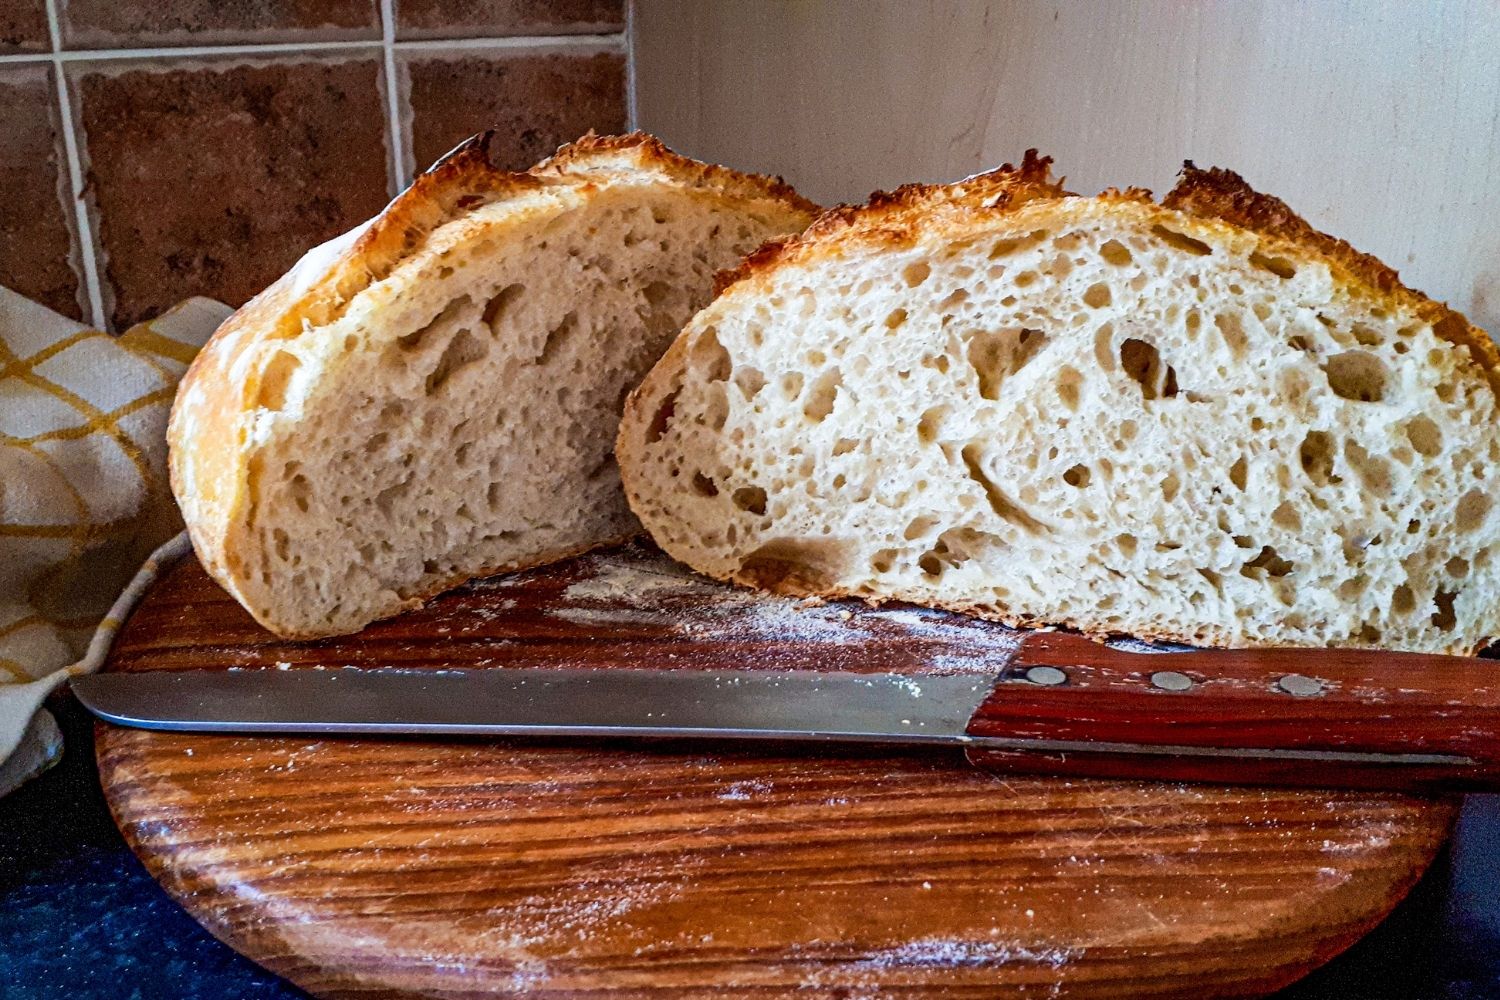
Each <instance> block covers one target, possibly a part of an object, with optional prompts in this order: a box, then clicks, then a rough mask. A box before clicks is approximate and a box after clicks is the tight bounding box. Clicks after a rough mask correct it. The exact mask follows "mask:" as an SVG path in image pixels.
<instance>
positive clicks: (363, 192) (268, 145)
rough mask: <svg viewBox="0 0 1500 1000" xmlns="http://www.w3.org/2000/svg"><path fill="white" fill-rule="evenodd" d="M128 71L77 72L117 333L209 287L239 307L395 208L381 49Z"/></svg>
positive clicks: (91, 67) (105, 65)
mask: <svg viewBox="0 0 1500 1000" xmlns="http://www.w3.org/2000/svg"><path fill="white" fill-rule="evenodd" d="M128 65H129V64H125V66H128ZM125 66H122V65H121V64H120V63H118V62H113V61H110V62H100V63H87V62H85V63H73V64H71V65H70V66H69V67H68V70H69V72H68V76H69V81H68V82H69V84H70V85H71V86H72V87H73V92H74V93H75V94H76V95H77V101H78V120H79V122H80V124H81V125H82V127H83V132H84V133H85V134H86V135H87V136H88V139H89V142H88V159H89V162H88V185H89V188H90V190H91V192H92V195H93V208H94V218H95V220H96V223H95V228H96V233H95V237H96V239H97V240H98V243H99V247H100V249H101V250H102V251H103V254H102V259H101V262H102V264H103V267H102V273H101V274H100V280H101V282H102V283H103V286H104V300H105V307H106V308H107V309H109V311H110V320H111V322H112V324H113V326H114V328H115V329H116V330H123V329H125V328H126V327H129V326H130V325H132V324H133V323H136V322H139V321H140V320H142V319H146V318H148V317H150V316H153V315H156V314H157V313H159V312H161V311H162V310H164V309H166V308H167V307H169V306H171V305H173V304H174V303H176V302H180V301H181V300H182V299H184V298H186V297H188V296H190V295H194V294H198V293H199V292H201V290H202V289H205V288H212V289H213V290H214V296H215V297H216V298H222V299H224V300H226V301H229V302H234V303H240V302H243V301H244V300H246V299H248V298H250V297H251V296H252V295H254V294H255V293H256V292H258V291H260V290H261V289H262V288H264V287H265V286H266V285H268V284H270V283H271V282H272V281H275V280H276V278H277V277H278V276H279V275H280V274H281V273H282V272H283V271H285V270H286V269H287V268H289V267H291V265H292V264H294V263H296V261H297V258H298V257H300V256H301V254H302V251H303V250H305V249H306V248H308V247H311V246H316V245H317V244H319V243H322V242H323V241H324V240H328V239H331V238H332V237H334V236H337V235H338V234H339V233H341V232H343V231H345V230H346V229H349V228H351V227H353V226H355V225H357V224H358V223H360V222H361V221H363V220H364V219H367V218H369V217H370V216H371V215H373V214H375V213H376V212H378V211H379V210H380V207H381V206H382V205H384V204H385V201H386V173H387V171H386V163H387V162H388V161H389V159H390V154H389V152H388V151H387V149H386V145H385V129H386V123H385V120H386V117H387V116H386V109H385V102H384V100H383V99H382V97H381V93H380V72H381V60H380V59H379V57H378V55H376V56H364V57H354V58H335V59H327V58H320V59H304V60H295V61H294V60H276V61H270V62H265V61H257V62H254V63H249V64H246V63H234V62H230V63H224V62H221V61H219V60H212V61H205V60H200V59H185V60H169V61H163V62H161V63H158V64H156V65H153V66H152V67H151V68H150V69H144V68H142V69H135V68H125Z"/></svg>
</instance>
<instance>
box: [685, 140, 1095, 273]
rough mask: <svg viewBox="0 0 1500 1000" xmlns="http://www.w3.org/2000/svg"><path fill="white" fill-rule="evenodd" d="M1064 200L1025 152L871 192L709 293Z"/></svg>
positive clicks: (772, 248)
mask: <svg viewBox="0 0 1500 1000" xmlns="http://www.w3.org/2000/svg"><path fill="white" fill-rule="evenodd" d="M1068 196H1069V193H1068V192H1067V191H1065V190H1064V189H1063V187H1062V183H1061V181H1054V180H1053V179H1052V157H1050V156H1040V155H1038V154H1037V151H1036V150H1035V149H1028V150H1027V151H1026V155H1025V156H1024V157H1023V158H1022V160H1021V165H1020V166H1019V167H1017V166H1013V165H1012V164H1009V163H1006V164H1003V165H1001V166H1000V167H998V168H996V169H994V170H990V171H987V172H985V173H982V174H975V175H974V176H973V177H967V178H965V179H963V180H961V181H957V182H956V183H953V184H904V185H902V186H901V187H899V188H897V189H896V190H894V191H876V192H875V193H873V194H871V195H870V198H869V200H868V201H867V202H865V204H863V205H836V206H834V207H833V208H830V209H828V210H827V211H825V212H824V213H823V214H822V215H820V216H818V217H817V218H816V219H814V220H813V223H812V225H810V226H808V227H807V229H805V230H804V231H803V232H802V234H801V235H800V236H794V237H791V238H789V239H784V240H773V241H772V242H769V243H767V244H765V245H764V246H762V247H761V248H760V249H759V250H757V251H755V252H754V253H752V254H750V255H749V256H748V257H746V258H745V259H744V260H743V261H741V262H740V264H739V266H737V267H734V268H730V269H728V270H725V271H722V272H720V273H719V275H718V276H717V277H716V278H715V280H714V287H715V289H716V290H718V291H720V292H722V291H723V290H725V289H727V288H729V286H731V285H734V284H737V283H739V282H741V281H744V280H746V279H748V278H751V277H753V276H756V275H762V274H769V273H770V272H772V271H774V270H776V269H778V268H781V267H786V266H789V265H791V264H793V263H795V262H797V261H800V260H805V259H807V258H808V257H810V256H812V255H823V254H826V253H828V252H829V251H830V250H833V249H836V248H843V247H851V246H854V245H856V244H866V245H868V244H884V245H889V246H893V247H894V246H904V245H909V244H910V243H912V242H914V241H915V240H916V238H917V236H918V235H919V234H920V233H921V232H922V231H923V230H924V229H926V228H927V227H929V226H931V225H932V224H933V221H934V216H935V215H937V216H941V215H944V214H948V213H963V214H973V213H975V212H979V213H993V214H997V215H998V214H1004V213H1006V212H1008V211H1011V210H1013V209H1015V208H1017V207H1018V206H1020V205H1022V204H1024V203H1026V202H1028V201H1032V200H1034V199H1038V198H1062V197H1068Z"/></svg>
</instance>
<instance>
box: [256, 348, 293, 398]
mask: <svg viewBox="0 0 1500 1000" xmlns="http://www.w3.org/2000/svg"><path fill="white" fill-rule="evenodd" d="M301 367H302V360H301V359H300V358H298V357H297V355H295V354H292V353H290V352H288V351H277V352H276V354H275V355H274V356H272V358H271V360H270V361H269V362H267V364H266V367H265V368H264V369H262V370H261V373H260V386H259V388H258V389H257V391H256V394H255V404H256V405H257V406H259V407H260V408H261V409H265V410H271V411H273V412H274V411H278V410H280V409H281V408H282V407H284V406H286V390H287V385H288V384H289V383H290V382H291V380H292V376H293V375H294V374H296V371H297V369H298V368H301Z"/></svg>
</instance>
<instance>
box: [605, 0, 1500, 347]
mask: <svg viewBox="0 0 1500 1000" xmlns="http://www.w3.org/2000/svg"><path fill="white" fill-rule="evenodd" d="M634 44H635V45H636V52H635V59H636V81H637V83H636V85H637V102H638V120H639V122H640V125H641V127H643V128H646V129H648V130H651V131H655V132H656V133H658V134H659V135H661V136H662V138H663V139H664V140H666V141H667V143H668V144H669V145H672V146H674V147H676V148H678V149H680V150H682V151H683V152H687V153H691V154H693V155H696V156H699V157H704V158H707V159H713V160H719V161H722V162H724V163H728V164H730V165H732V166H736V167H743V168H750V169H754V170H758V171H766V172H771V173H780V174H783V175H784V176H785V177H786V178H787V179H788V180H789V181H791V182H792V183H793V184H795V185H796V186H797V187H798V188H799V189H801V190H802V191H803V192H804V193H805V194H807V195H808V196H809V197H812V198H816V199H819V200H822V201H825V202H832V201H840V200H843V201H848V200H860V199H863V197H864V196H865V195H866V194H867V193H868V192H869V191H870V190H872V189H874V188H890V187H894V186H895V185H897V184H900V183H903V182H905V181H913V180H923V181H932V180H950V179H954V178H957V177H961V176H964V175H966V174H970V173H973V172H974V171H976V170H980V169H984V168H987V167H990V166H993V165H996V164H999V163H1001V162H1003V161H1005V160H1011V161H1014V160H1016V159H1018V158H1019V157H1020V155H1021V153H1022V151H1024V150H1025V149H1026V148H1027V147H1028V146H1036V147H1038V148H1040V149H1041V150H1042V152H1044V153H1050V154H1051V155H1053V156H1054V157H1055V158H1056V161H1057V162H1056V169H1057V170H1059V171H1060V172H1061V173H1063V174H1066V175H1067V177H1068V179H1069V185H1070V187H1072V188H1073V190H1077V191H1083V192H1093V191H1097V190H1098V189H1099V188H1101V187H1104V186H1107V185H1117V186H1124V185H1127V184H1139V185H1144V186H1146V187H1150V188H1152V189H1153V190H1155V191H1157V192H1158V193H1164V192H1165V191H1166V190H1167V189H1168V188H1169V187H1170V186H1171V182H1172V178H1173V176H1174V174H1175V173H1176V170H1177V168H1178V166H1179V165H1180V164H1181V162H1182V160H1183V159H1186V158H1191V159H1193V160H1195V161H1196V162H1197V163H1198V164H1199V165H1200V166H1211V165H1217V166H1225V167H1230V168H1233V169H1235V170H1238V171H1239V172H1240V173H1242V174H1244V175H1245V177H1246V178H1247V179H1248V180H1249V181H1250V182H1251V184H1253V185H1255V186H1256V187H1258V188H1260V189H1262V190H1265V191H1268V192H1270V193H1272V194H1276V195H1279V196H1280V197H1282V198H1284V199H1286V200H1287V201H1288V202H1290V203H1291V205H1292V207H1293V208H1294V209H1297V210H1298V211H1299V212H1301V213H1302V214H1303V215H1305V216H1306V217H1307V218H1308V219H1309V220H1310V221H1311V222H1312V223H1313V224H1314V225H1316V226H1318V227H1320V228H1323V229H1326V230H1328V231H1330V232H1332V233H1334V234H1335V235H1338V236H1342V237H1344V238H1345V239H1347V240H1349V241H1350V242H1351V243H1353V244H1354V245H1355V246H1357V247H1359V248H1360V249H1362V250H1366V251H1369V252H1371V253H1374V254H1376V255H1377V256H1379V257H1381V258H1383V259H1384V260H1385V261H1386V262H1387V263H1389V264H1391V265H1392V266H1394V267H1396V268H1398V269H1400V270H1401V272H1402V274H1403V276H1404V277H1405V278H1406V280H1407V281H1408V282H1409V283H1411V284H1412V285H1414V286H1415V287H1417V288H1420V289H1422V290H1423V291H1426V292H1428V293H1429V294H1431V295H1434V296H1436V297H1438V298H1443V299H1447V300H1448V301H1449V302H1451V303H1452V304H1453V305H1454V306H1455V307H1457V308H1459V309H1461V310H1464V311H1465V312H1468V313H1469V314H1470V317H1471V318H1472V319H1473V320H1474V321H1475V322H1477V323H1478V324H1479V325H1481V326H1483V327H1485V328H1486V329H1488V330H1489V331H1490V332H1491V333H1493V334H1500V2H1497V0H1467V2H1466V0H1369V2H1350V3H1343V2H1333V0H1302V2H1295V0H1198V2H1191V0H1149V2H1140V3H1127V2H1124V0H1094V2H1088V0H1064V2H1040V0H1038V2H1026V0H993V2H984V0H935V2H918V0H823V2H818V0H637V3H636V6H635V12H634Z"/></svg>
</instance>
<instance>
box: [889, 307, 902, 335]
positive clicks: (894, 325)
mask: <svg viewBox="0 0 1500 1000" xmlns="http://www.w3.org/2000/svg"><path fill="white" fill-rule="evenodd" d="M905 322H906V310H905V309H899V308H898V309H892V310H891V311H890V313H889V314H888V315H887V316H886V318H885V328H886V329H887V330H896V329H899V328H900V327H901V324H903V323H905Z"/></svg>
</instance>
